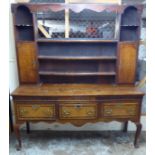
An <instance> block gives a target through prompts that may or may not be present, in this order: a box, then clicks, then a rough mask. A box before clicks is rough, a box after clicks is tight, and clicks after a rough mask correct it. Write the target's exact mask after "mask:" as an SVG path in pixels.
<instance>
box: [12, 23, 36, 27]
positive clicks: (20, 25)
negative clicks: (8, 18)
mask: <svg viewBox="0 0 155 155" xmlns="http://www.w3.org/2000/svg"><path fill="white" fill-rule="evenodd" d="M15 26H17V27H33V25H29V24H15Z"/></svg>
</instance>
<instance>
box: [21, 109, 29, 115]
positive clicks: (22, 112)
mask: <svg viewBox="0 0 155 155" xmlns="http://www.w3.org/2000/svg"><path fill="white" fill-rule="evenodd" d="M20 113H21V115H25V114H27V113H28V111H27V110H25V109H21V110H20Z"/></svg>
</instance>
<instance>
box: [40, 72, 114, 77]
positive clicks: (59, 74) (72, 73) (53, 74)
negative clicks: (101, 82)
mask: <svg viewBox="0 0 155 155" xmlns="http://www.w3.org/2000/svg"><path fill="white" fill-rule="evenodd" d="M39 75H50V76H115V75H116V73H115V72H112V71H111V72H54V71H40V72H39Z"/></svg>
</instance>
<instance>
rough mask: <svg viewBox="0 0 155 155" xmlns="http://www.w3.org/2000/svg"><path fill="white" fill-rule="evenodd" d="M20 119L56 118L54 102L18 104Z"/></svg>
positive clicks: (17, 109)
mask: <svg viewBox="0 0 155 155" xmlns="http://www.w3.org/2000/svg"><path fill="white" fill-rule="evenodd" d="M16 111H17V117H18V120H51V119H54V118H55V105H54V104H28V103H26V104H17V106H16Z"/></svg>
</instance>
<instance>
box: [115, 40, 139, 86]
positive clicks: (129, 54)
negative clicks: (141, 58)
mask: <svg viewBox="0 0 155 155" xmlns="http://www.w3.org/2000/svg"><path fill="white" fill-rule="evenodd" d="M118 55H119V59H118V73H117V75H118V76H117V82H118V83H119V84H134V82H135V77H136V63H137V43H120V44H119V54H118Z"/></svg>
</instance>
